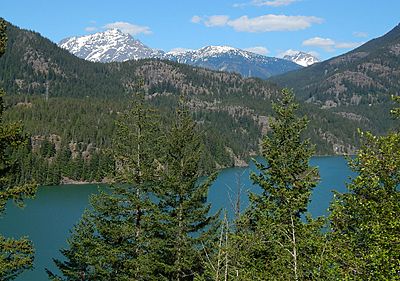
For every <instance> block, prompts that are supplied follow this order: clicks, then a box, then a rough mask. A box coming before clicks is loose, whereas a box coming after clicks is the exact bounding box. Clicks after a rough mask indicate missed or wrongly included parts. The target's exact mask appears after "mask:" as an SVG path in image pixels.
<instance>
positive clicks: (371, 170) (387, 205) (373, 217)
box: [330, 97, 400, 280]
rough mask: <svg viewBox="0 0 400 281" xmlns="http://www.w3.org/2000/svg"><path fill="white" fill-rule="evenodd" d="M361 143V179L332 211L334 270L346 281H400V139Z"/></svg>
mask: <svg viewBox="0 0 400 281" xmlns="http://www.w3.org/2000/svg"><path fill="white" fill-rule="evenodd" d="M395 100H396V101H397V102H399V101H400V99H399V98H398V97H397V98H395ZM392 113H394V114H395V116H396V117H399V116H400V111H399V109H398V108H396V109H394V110H392ZM361 140H362V145H361V148H360V150H359V151H358V153H357V156H356V157H355V158H354V159H350V161H349V164H350V167H351V168H352V170H353V171H355V172H356V173H357V176H356V177H355V178H354V179H353V180H352V182H351V183H350V184H348V185H347V188H348V190H349V192H348V193H343V194H340V193H336V195H335V200H334V201H333V203H332V205H331V216H330V219H331V229H332V232H331V240H332V249H333V250H332V254H333V256H332V258H333V261H334V263H333V266H336V268H337V270H338V272H339V274H340V275H339V276H340V279H341V280H400V216H399V214H400V190H399V186H400V133H399V132H398V131H395V132H391V133H389V134H387V135H385V136H374V135H373V134H371V133H369V132H366V133H361Z"/></svg>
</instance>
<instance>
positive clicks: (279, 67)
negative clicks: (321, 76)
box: [165, 46, 300, 78]
mask: <svg viewBox="0 0 400 281" xmlns="http://www.w3.org/2000/svg"><path fill="white" fill-rule="evenodd" d="M165 58H167V59H169V60H172V61H176V62H179V63H185V64H190V65H194V66H200V67H205V68H210V69H213V70H220V71H229V72H236V73H239V74H241V75H242V76H245V77H259V78H268V77H271V76H274V75H278V74H282V73H285V72H288V71H291V70H295V69H298V68H300V67H299V66H298V65H297V64H295V63H293V62H289V61H287V60H284V59H279V58H274V57H266V56H263V55H258V54H255V53H252V52H249V51H245V50H241V49H237V48H233V47H229V46H207V47H203V48H201V49H198V50H188V51H178V52H176V51H173V52H168V53H166V54H165Z"/></svg>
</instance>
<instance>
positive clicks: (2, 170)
mask: <svg viewBox="0 0 400 281" xmlns="http://www.w3.org/2000/svg"><path fill="white" fill-rule="evenodd" d="M6 41H7V36H6V24H5V22H4V20H3V19H1V18H0V57H1V56H2V55H3V54H4V52H5V46H6ZM4 94H5V93H4V91H3V90H2V89H0V214H3V213H4V212H5V207H6V204H7V202H8V201H9V200H10V199H12V200H14V201H15V202H16V203H17V204H18V205H20V206H22V205H23V201H22V200H23V198H24V197H33V196H34V194H35V191H36V185H34V184H24V183H21V184H19V185H14V184H13V182H15V177H16V175H18V174H19V172H20V171H19V167H18V166H17V165H16V164H15V163H14V162H12V161H11V160H10V157H9V156H10V154H11V151H12V150H15V149H16V148H18V147H21V146H23V145H24V144H26V141H27V137H26V136H25V135H24V134H23V133H22V127H21V125H20V124H18V123H12V124H5V123H4V121H3V111H4V103H3V96H4ZM33 258H34V250H33V246H32V242H31V241H29V240H28V239H27V238H20V239H18V240H17V239H13V238H6V237H3V236H1V235H0V279H1V280H13V279H14V278H15V277H16V276H17V275H18V274H20V273H21V272H22V271H24V270H26V269H30V268H32V263H33Z"/></svg>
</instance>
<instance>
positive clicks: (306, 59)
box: [283, 51, 320, 67]
mask: <svg viewBox="0 0 400 281" xmlns="http://www.w3.org/2000/svg"><path fill="white" fill-rule="evenodd" d="M283 59H285V60H289V61H292V62H294V63H297V64H298V65H301V66H304V67H306V66H309V65H312V64H314V63H317V62H320V60H319V59H318V58H316V57H315V56H313V55H311V54H308V53H305V52H301V51H293V52H290V53H288V54H286V55H285V56H284V57H283Z"/></svg>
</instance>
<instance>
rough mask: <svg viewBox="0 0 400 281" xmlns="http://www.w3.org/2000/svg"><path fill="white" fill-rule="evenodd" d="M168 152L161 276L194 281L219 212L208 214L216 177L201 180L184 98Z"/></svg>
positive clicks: (199, 148) (198, 148) (198, 144)
mask: <svg viewBox="0 0 400 281" xmlns="http://www.w3.org/2000/svg"><path fill="white" fill-rule="evenodd" d="M164 153H165V155H164V158H163V162H162V164H163V172H162V177H161V182H160V185H161V189H160V202H159V205H160V207H161V211H162V213H163V218H162V231H163V240H162V245H161V251H162V252H163V255H164V259H163V265H162V267H163V271H164V274H163V276H164V277H165V278H166V279H167V280H177V281H182V280H193V279H194V278H195V275H202V272H203V270H204V263H203V258H204V255H205V249H206V248H207V247H208V246H210V245H211V244H210V243H211V242H212V241H214V239H215V233H216V232H215V231H216V228H217V227H218V216H219V213H217V214H215V215H210V214H209V213H210V204H209V203H207V195H208V190H209V188H210V186H211V184H212V182H213V181H214V179H215V178H216V174H214V175H212V176H210V177H208V178H206V179H202V180H200V177H201V176H202V173H201V169H200V164H201V163H200V162H201V157H202V153H203V144H202V141H201V136H200V134H199V133H198V132H197V130H196V123H195V122H194V121H193V120H192V118H191V116H190V113H189V112H188V110H187V108H186V106H185V100H184V97H182V96H181V98H180V100H179V104H178V107H177V109H176V112H175V119H174V121H173V125H172V127H171V128H170V130H169V132H168V133H167V136H166V144H165V148H164Z"/></svg>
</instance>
